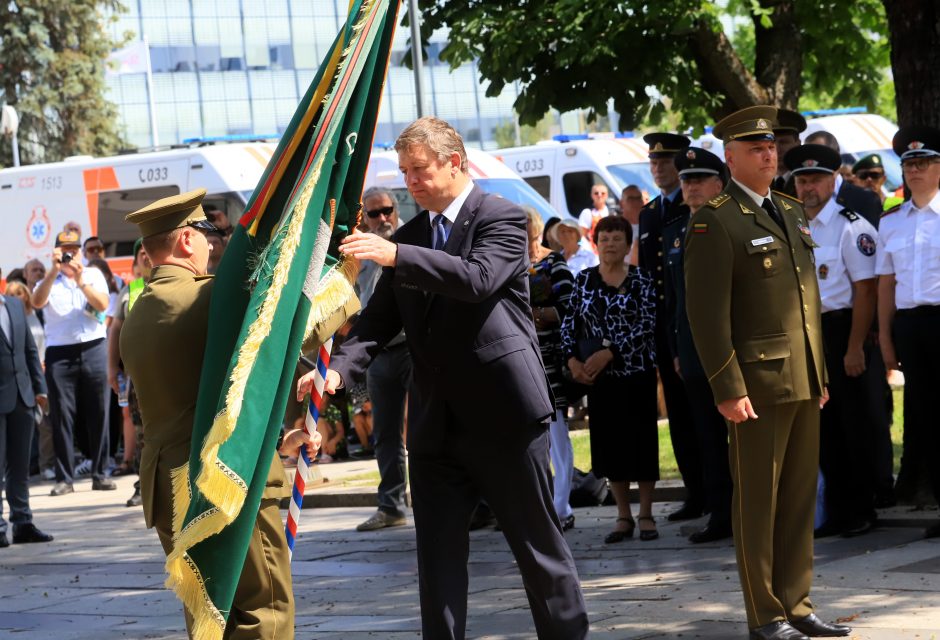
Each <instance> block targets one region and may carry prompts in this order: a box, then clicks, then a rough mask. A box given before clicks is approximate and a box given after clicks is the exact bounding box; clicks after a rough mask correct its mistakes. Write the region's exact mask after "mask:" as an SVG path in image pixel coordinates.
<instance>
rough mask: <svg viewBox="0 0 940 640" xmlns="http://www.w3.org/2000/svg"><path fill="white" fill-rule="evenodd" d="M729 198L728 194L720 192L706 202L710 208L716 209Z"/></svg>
mask: <svg viewBox="0 0 940 640" xmlns="http://www.w3.org/2000/svg"><path fill="white" fill-rule="evenodd" d="M730 199H731V196H729V195H728V194H727V193H722V194H719V195H717V196H715V197H714V198H712V199H711V200H709V201H708V202H707V204H708V206H709V207H711V208H712V209H717V208H718V207H720V206H721V205H723V204H724V203H726V202H727V201H728V200H730Z"/></svg>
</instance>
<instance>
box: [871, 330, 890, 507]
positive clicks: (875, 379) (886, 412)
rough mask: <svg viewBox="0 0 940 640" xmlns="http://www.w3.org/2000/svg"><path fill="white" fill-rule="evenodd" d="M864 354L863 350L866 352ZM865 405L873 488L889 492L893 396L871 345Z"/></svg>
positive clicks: (878, 356) (883, 369)
mask: <svg viewBox="0 0 940 640" xmlns="http://www.w3.org/2000/svg"><path fill="white" fill-rule="evenodd" d="M866 355H867V354H866ZM867 373H868V386H869V403H868V404H869V407H870V409H869V410H870V411H871V416H872V421H873V423H874V428H875V432H874V433H873V434H872V446H873V449H872V454H873V455H874V464H875V467H874V473H875V478H874V481H873V482H874V487H875V492H876V493H878V492H882V493H887V494H889V495H890V494H891V492H892V491H893V489H894V443H893V442H892V441H891V418H892V414H893V413H894V397H893V395H892V393H891V386H890V385H889V384H888V377H887V376H888V372H887V370H886V369H885V361H884V360H883V359H882V357H881V349H879V348H878V347H877V346H872V348H871V355H870V357H869V358H868V371H867Z"/></svg>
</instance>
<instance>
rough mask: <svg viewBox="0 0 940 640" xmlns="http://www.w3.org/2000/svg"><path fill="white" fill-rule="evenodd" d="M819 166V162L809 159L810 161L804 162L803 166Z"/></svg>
mask: <svg viewBox="0 0 940 640" xmlns="http://www.w3.org/2000/svg"><path fill="white" fill-rule="evenodd" d="M818 164H819V160H813V159H812V158H809V159H807V160H804V161H803V166H804V167H815V166H817V165H818Z"/></svg>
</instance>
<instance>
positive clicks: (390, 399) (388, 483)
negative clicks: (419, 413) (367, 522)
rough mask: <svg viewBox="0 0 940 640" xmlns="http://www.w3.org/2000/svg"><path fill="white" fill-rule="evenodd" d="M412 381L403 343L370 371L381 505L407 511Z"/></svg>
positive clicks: (381, 355)
mask: <svg viewBox="0 0 940 640" xmlns="http://www.w3.org/2000/svg"><path fill="white" fill-rule="evenodd" d="M410 385H411V353H410V352H409V351H408V345H407V344H406V343H402V344H400V345H396V346H393V347H390V348H388V349H385V350H383V351H381V352H380V353H379V354H378V355H377V356H375V359H374V360H373V361H372V364H371V365H369V369H368V371H367V372H366V386H367V387H368V388H369V398H370V399H371V400H372V437H373V438H374V439H375V460H376V462H377V463H378V465H379V477H380V481H379V496H378V497H379V509H381V510H382V511H386V512H388V513H391V514H394V515H404V511H405V442H404V438H403V433H402V432H403V429H404V426H405V398H406V397H407V395H408V387H409V386H410Z"/></svg>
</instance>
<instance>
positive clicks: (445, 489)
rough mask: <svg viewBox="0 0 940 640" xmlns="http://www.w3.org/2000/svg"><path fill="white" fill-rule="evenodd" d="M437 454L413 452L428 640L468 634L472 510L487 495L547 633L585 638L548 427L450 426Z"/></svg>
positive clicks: (459, 639)
mask: <svg viewBox="0 0 940 640" xmlns="http://www.w3.org/2000/svg"><path fill="white" fill-rule="evenodd" d="M441 428H442V429H446V430H447V433H446V435H445V442H444V444H443V446H442V447H441V450H440V452H439V453H436V454H422V455H415V454H414V453H412V454H411V456H410V461H409V462H410V467H411V495H412V501H413V504H414V519H415V534H416V537H417V547H418V578H419V588H420V594H421V625H422V629H423V636H422V637H424V638H427V639H428V640H442V639H443V640H463V638H464V637H465V635H466V622H467V586H468V577H467V559H468V557H469V554H470V536H469V526H470V517H471V515H472V513H473V510H474V509H475V508H476V506H477V503H478V502H479V500H480V498H481V497H482V498H483V499H485V500H486V502H487V503H488V504H489V506H490V508H491V509H492V510H493V512H494V513H495V515H496V518H497V519H498V520H499V524H500V526H501V527H502V529H503V535H504V536H505V537H506V541H507V542H508V543H509V547H510V548H511V549H512V552H513V555H514V556H515V559H516V563H517V564H518V565H519V571H520V572H521V574H522V581H523V584H524V585H525V590H526V595H527V596H528V598H529V606H530V607H531V610H532V617H533V619H534V620H535V629H536V633H537V635H538V637H539V638H540V639H541V640H546V639H557V640H578V639H580V638H584V637H586V636H587V632H588V619H587V612H586V610H585V605H584V598H583V596H582V594H581V586H580V583H579V581H578V572H577V569H576V568H575V565H574V559H573V558H572V557H571V551H570V550H569V548H568V544H567V543H566V542H565V538H564V536H563V535H562V533H561V524H560V522H559V520H558V516H557V515H556V514H555V508H554V505H553V502H552V478H551V474H550V472H549V452H548V449H549V435H548V429H547V427H546V425H544V424H533V425H528V426H526V425H519V428H518V429H513V430H511V431H502V430H501V431H499V432H498V433H494V432H492V431H491V430H489V429H487V427H486V425H485V423H479V424H474V425H473V426H470V425H466V424H465V425H458V424H457V421H456V420H455V419H453V417H451V418H450V420H448V424H447V425H441Z"/></svg>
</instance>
